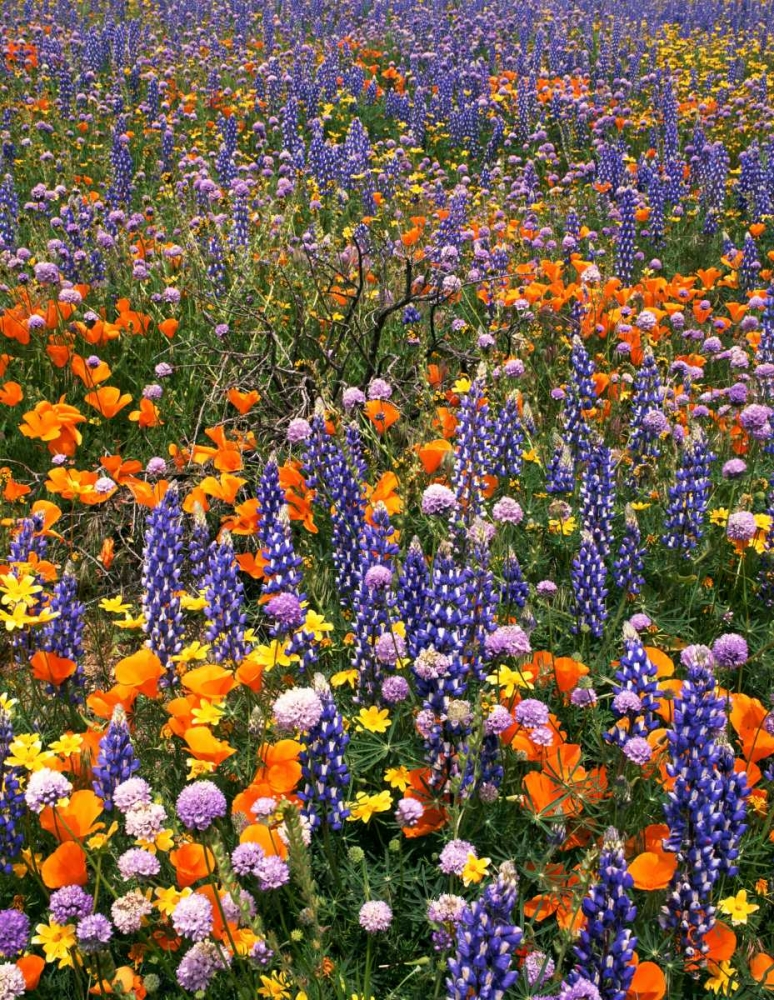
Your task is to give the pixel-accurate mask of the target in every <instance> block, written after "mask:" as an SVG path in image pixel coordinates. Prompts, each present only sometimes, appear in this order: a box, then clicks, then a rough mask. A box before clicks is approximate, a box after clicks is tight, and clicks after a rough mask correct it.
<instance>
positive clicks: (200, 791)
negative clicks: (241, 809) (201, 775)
mask: <svg viewBox="0 0 774 1000" xmlns="http://www.w3.org/2000/svg"><path fill="white" fill-rule="evenodd" d="M176 809H177V815H178V816H179V817H180V821H181V822H182V823H183V825H184V826H185V827H186V828H187V829H189V830H208V829H209V828H210V826H212V824H213V822H214V821H215V820H216V819H221V818H222V817H223V816H225V815H226V797H225V795H224V794H223V792H221V790H220V789H219V788H218V786H217V785H216V784H215V783H214V782H212V781H195V782H193V784H191V785H186V787H185V788H184V789H183V790H182V792H181V793H180V794H179V795H178V797H177V803H176Z"/></svg>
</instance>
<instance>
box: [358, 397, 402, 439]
mask: <svg viewBox="0 0 774 1000" xmlns="http://www.w3.org/2000/svg"><path fill="white" fill-rule="evenodd" d="M364 411H365V415H366V416H367V417H368V419H369V420H370V421H371V423H372V424H373V425H374V427H375V428H376V431H377V433H378V434H384V433H385V432H386V431H388V430H389V429H390V427H392V425H393V424H394V423H397V421H398V420H399V419H400V410H399V409H398V407H397V406H395V405H394V404H393V403H390V402H388V401H387V400H386V399H370V400H369V401H368V402H367V403H366V404H365V407H364Z"/></svg>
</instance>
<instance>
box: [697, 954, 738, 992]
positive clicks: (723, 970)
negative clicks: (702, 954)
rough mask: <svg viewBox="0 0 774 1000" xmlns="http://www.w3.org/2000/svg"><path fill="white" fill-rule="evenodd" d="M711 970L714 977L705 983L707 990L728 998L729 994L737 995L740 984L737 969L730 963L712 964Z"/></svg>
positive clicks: (710, 965) (710, 964)
mask: <svg viewBox="0 0 774 1000" xmlns="http://www.w3.org/2000/svg"><path fill="white" fill-rule="evenodd" d="M709 969H710V971H711V972H712V973H713V975H712V978H711V979H708V980H707V981H706V982H705V984H704V989H705V990H712V992H713V993H722V994H723V996H726V997H727V996H728V995H729V993H736V991H737V990H738V989H739V983H738V982H737V979H736V969H735V968H734V967H733V966H732V965H731V963H730V962H710V963H709Z"/></svg>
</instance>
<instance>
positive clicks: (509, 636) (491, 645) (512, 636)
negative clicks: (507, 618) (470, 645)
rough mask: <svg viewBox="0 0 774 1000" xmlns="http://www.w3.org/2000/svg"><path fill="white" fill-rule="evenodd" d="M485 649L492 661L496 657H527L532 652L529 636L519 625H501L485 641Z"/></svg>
mask: <svg viewBox="0 0 774 1000" xmlns="http://www.w3.org/2000/svg"><path fill="white" fill-rule="evenodd" d="M484 649H485V650H486V654H487V656H488V657H490V659H494V658H495V657H496V656H517V657H518V656H527V654H528V653H531V652H532V647H531V646H530V642H529V639H528V638H527V634H526V633H525V631H524V630H523V629H522V628H519V626H518V625H501V626H500V627H499V628H496V629H495V630H494V632H490V633H489V635H488V636H487V637H486V639H485V640H484Z"/></svg>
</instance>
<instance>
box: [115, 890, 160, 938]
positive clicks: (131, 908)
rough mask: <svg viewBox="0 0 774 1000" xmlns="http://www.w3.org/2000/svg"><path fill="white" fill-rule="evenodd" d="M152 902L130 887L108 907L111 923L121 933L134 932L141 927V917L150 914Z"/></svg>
mask: <svg viewBox="0 0 774 1000" xmlns="http://www.w3.org/2000/svg"><path fill="white" fill-rule="evenodd" d="M152 911H153V904H152V903H151V902H150V900H148V899H146V898H145V896H144V895H143V893H142V892H141V891H140V890H139V889H132V891H131V892H128V893H127V894H126V895H125V896H119V897H118V899H116V900H115V901H114V903H113V905H112V906H111V907H110V916H111V917H112V918H113V923H114V924H115V925H116V927H117V928H118V930H119V931H120V932H121V933H122V934H134V933H135V932H136V931H138V930H139V929H140V927H142V922H143V919H144V918H145V917H147V916H150V914H151V912H152Z"/></svg>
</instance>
